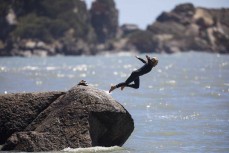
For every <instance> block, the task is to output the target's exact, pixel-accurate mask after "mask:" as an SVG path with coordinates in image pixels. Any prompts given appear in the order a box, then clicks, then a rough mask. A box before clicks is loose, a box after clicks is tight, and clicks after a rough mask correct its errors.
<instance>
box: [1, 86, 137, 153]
mask: <svg viewBox="0 0 229 153" xmlns="http://www.w3.org/2000/svg"><path fill="white" fill-rule="evenodd" d="M133 130H134V122H133V119H132V117H131V115H130V114H129V113H128V111H127V110H126V109H125V108H124V107H123V106H122V105H121V104H120V103H118V102H117V101H115V100H114V99H113V98H112V97H111V96H110V95H109V94H107V93H106V92H104V91H102V90H99V89H96V88H94V87H91V86H86V85H85V84H80V85H77V86H74V87H73V88H72V89H70V90H69V91H67V92H61V91H55V92H41V93H15V94H6V95H0V135H1V137H0V144H1V145H3V144H4V145H3V147H2V150H4V151H6V150H14V151H27V152H28V151H29V152H31V151H57V150H63V149H65V148H68V147H71V148H86V147H92V146H106V147H109V146H122V145H123V144H124V143H125V141H126V140H127V139H128V137H129V136H130V134H131V133H132V131H133Z"/></svg>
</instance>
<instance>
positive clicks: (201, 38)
mask: <svg viewBox="0 0 229 153" xmlns="http://www.w3.org/2000/svg"><path fill="white" fill-rule="evenodd" d="M228 17H229V9H206V8H200V7H194V6H193V5H192V4H190V3H186V4H181V5H178V6H176V7H175V8H174V9H173V10H172V11H171V12H163V13H162V14H161V15H160V16H159V17H158V18H157V20H156V22H154V23H153V24H152V25H149V26H148V28H147V31H148V32H151V33H152V37H153V38H154V39H152V42H151V43H152V44H156V45H154V46H153V47H152V48H151V50H154V51H158V52H163V51H165V52H168V53H173V52H177V51H188V50H194V51H210V52H219V53H228V51H229V45H228V43H225V42H229V24H228V22H227V21H228V20H229V18H228ZM165 35H167V36H168V35H169V36H170V39H158V38H162V37H164V36H165Z"/></svg>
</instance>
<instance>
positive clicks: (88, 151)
mask: <svg viewBox="0 0 229 153" xmlns="http://www.w3.org/2000/svg"><path fill="white" fill-rule="evenodd" d="M117 150H123V148H122V147H118V146H113V147H88V148H75V149H74V148H70V147H68V148H65V149H64V150H62V151H64V152H74V153H78V152H80V153H81V152H83V153H91V152H112V151H117Z"/></svg>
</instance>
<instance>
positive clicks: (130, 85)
mask: <svg viewBox="0 0 229 153" xmlns="http://www.w3.org/2000/svg"><path fill="white" fill-rule="evenodd" d="M139 85H140V79H139V77H137V78H136V79H135V80H134V83H133V84H128V85H126V86H127V87H131V88H134V89H138V88H139Z"/></svg>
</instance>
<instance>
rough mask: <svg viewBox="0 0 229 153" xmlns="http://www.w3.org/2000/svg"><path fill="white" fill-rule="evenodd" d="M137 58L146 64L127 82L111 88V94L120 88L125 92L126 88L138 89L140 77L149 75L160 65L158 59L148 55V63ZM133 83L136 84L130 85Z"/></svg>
mask: <svg viewBox="0 0 229 153" xmlns="http://www.w3.org/2000/svg"><path fill="white" fill-rule="evenodd" d="M135 57H136V58H137V59H139V60H140V61H142V62H143V63H145V64H144V65H143V66H142V67H141V68H139V69H137V70H135V71H133V72H132V73H131V75H130V76H129V77H128V78H127V80H126V81H125V82H121V83H119V84H117V85H114V86H111V88H110V90H109V93H110V92H112V91H113V90H115V89H116V88H119V87H121V90H123V89H124V88H125V87H131V88H134V89H138V88H139V83H140V79H139V77H140V76H142V75H144V74H146V73H149V72H150V71H151V70H152V68H153V67H155V66H156V65H157V63H158V59H157V58H156V57H153V58H150V57H149V56H148V55H146V59H147V61H145V60H144V59H142V58H140V57H138V56H135ZM131 82H134V83H133V84H130V83H131Z"/></svg>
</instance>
